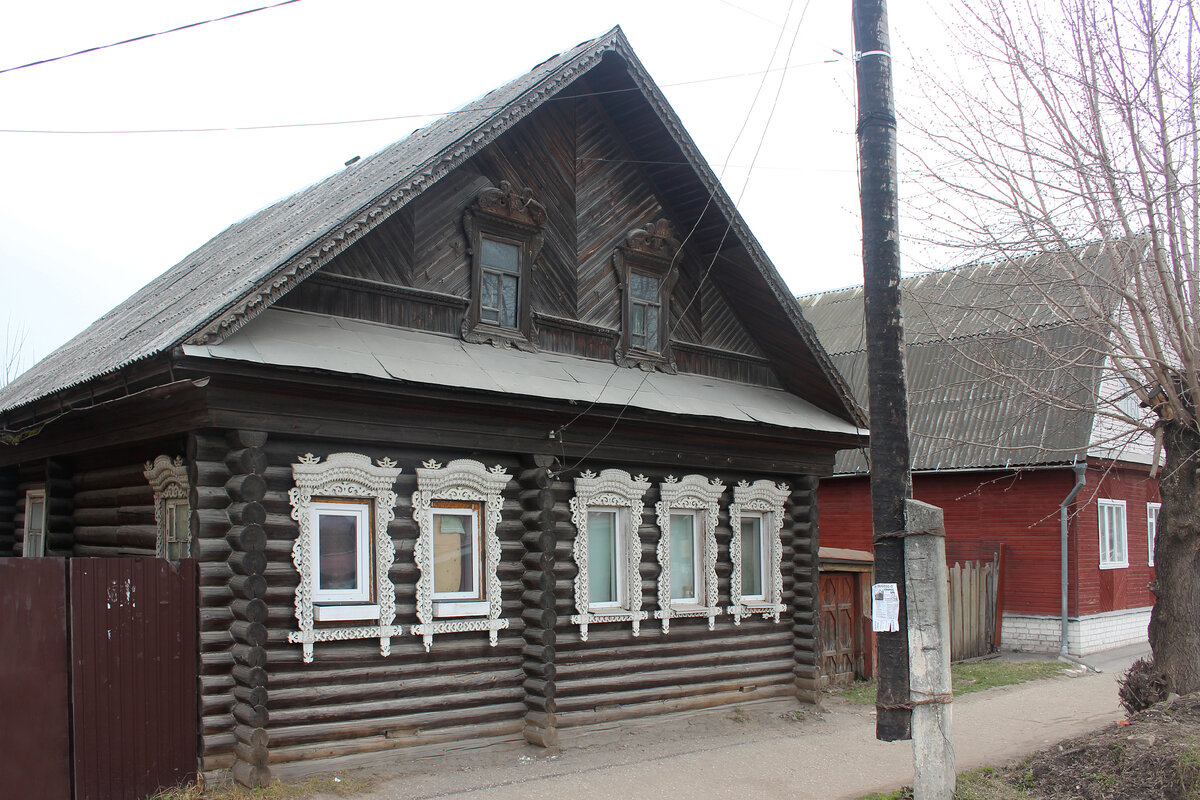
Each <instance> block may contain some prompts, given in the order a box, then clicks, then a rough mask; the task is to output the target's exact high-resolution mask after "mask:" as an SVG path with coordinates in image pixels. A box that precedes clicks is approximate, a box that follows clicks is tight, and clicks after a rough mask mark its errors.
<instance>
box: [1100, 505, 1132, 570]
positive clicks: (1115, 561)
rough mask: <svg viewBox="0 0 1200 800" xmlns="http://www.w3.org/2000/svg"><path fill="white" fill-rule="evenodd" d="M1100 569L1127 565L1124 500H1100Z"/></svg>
mask: <svg viewBox="0 0 1200 800" xmlns="http://www.w3.org/2000/svg"><path fill="white" fill-rule="evenodd" d="M1097 506H1098V507H1097V512H1098V514H1097V516H1099V518H1100V569H1118V568H1120V567H1128V566H1129V549H1128V537H1127V533H1126V530H1125V501H1124V500H1100V501H1099V502H1098V504H1097Z"/></svg>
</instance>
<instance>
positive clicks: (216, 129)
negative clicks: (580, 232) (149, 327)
mask: <svg viewBox="0 0 1200 800" xmlns="http://www.w3.org/2000/svg"><path fill="white" fill-rule="evenodd" d="M298 1H299V0H286V2H288V3H295V2H298ZM280 5H283V3H280ZM273 7H274V6H264V8H273ZM256 10H259V9H256ZM241 13H243V14H248V13H251V12H249V11H243V12H241ZM222 19H224V17H223V18H222ZM196 24H203V23H196ZM185 27H190V26H185ZM152 35H156V34H152ZM130 41H133V40H130ZM110 46H111V45H110ZM81 52H84V51H81ZM60 57H61V58H66V56H60ZM38 63H40V62H38ZM828 63H830V62H829V61H828V60H825V61H809V62H806V63H804V64H796V65H794V66H784V67H774V68H772V67H770V66H768V68H767V69H765V70H759V71H755V72H740V73H734V74H730V75H716V76H714V77H711V78H697V79H695V80H690V81H678V82H676V83H664V84H661V88H674V87H677V86H691V85H694V84H700V83H713V82H715V81H727V80H733V79H736V78H749V77H755V76H760V75H761V76H764V77H765V76H766V75H769V74H770V73H772V72H785V71H786V70H789V69H801V68H803V67H812V66H817V65H819V64H828ZM12 69H20V67H13V68H12ZM2 71H3V70H0V72H2ZM640 91H641V89H639V88H637V87H633V88H630V89H608V90H604V91H596V92H586V93H581V94H576V95H571V96H570V97H551V98H548V99H547V102H561V101H568V100H576V99H578V98H580V97H600V96H602V95H610V94H626V93H629V92H640ZM505 107H506V106H505V105H504V104H500V105H494V106H471V107H470V108H459V109H455V110H453V111H439V112H432V113H424V114H396V115H392V116H387V117H366V118H363V119H346V120H330V121H324V122H281V123H278V124H272V125H222V126H209V127H202V128H130V129H115V130H113V129H110V130H61V129H39V128H0V133H17V134H41V135H64V136H124V135H137V134H161V133H234V132H241V131H267V130H283V129H287V128H321V127H331V126H337V125H363V124H368V123H373V122H394V121H396V120H403V119H428V118H430V117H448V116H452V115H454V114H473V113H476V112H478V111H496V110H499V109H502V108H505Z"/></svg>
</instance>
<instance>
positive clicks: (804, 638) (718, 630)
mask: <svg viewBox="0 0 1200 800" xmlns="http://www.w3.org/2000/svg"><path fill="white" fill-rule="evenodd" d="M589 466H591V468H592V469H593V470H595V471H599V470H600V469H601V468H602V467H604V466H619V467H620V468H622V469H631V468H632V469H633V471H634V472H637V471H638V470H637V468H636V466H633V467H631V466H630V465H589ZM641 471H642V472H644V473H645V474H646V475H648V476H649V479H650V481H651V482H652V485H651V488H650V490H649V491H648V492H647V493H646V496H645V504H646V505H645V513H644V516H643V518H642V525H641V529H640V532H641V540H642V609H643V610H649V611H650V612H651V614H653V611H654V610H655V609H657V608H658V594H657V583H656V581H657V577H658V572H659V568H658V560H657V555H656V548H657V544H658V536H659V531H658V526H657V520H656V518H655V514H654V504H655V503H656V502H658V499H659V494H658V483H659V482H660V481H661V480H662V479H663V477H665V476H664V475H663V474H662V473H661V472H657V471H654V472H652V471H650V470H641ZM721 477H722V478H724V480H725V482H726V483H727V484H729V483H730V482H736V481H738V480H754V479H756V478H758V477H769V478H770V479H771V480H776V481H779V480H784V481H788V482H789V483H791V484H792V487H793V492H792V495H791V498H790V499H789V502H788V505H787V507H786V508H785V515H784V529H783V534H782V538H783V568H782V572H783V584H784V596H783V601H784V603H786V604H787V606H788V609H789V611H788V612H785V613H784V614H783V616H782V617H781V619H780V622H779V623H775V622H773V621H768V620H764V619H762V618H761V617H752V618H743V620H742V622H741V624H740V625H736V626H735V625H734V624H733V618H732V617H729V616H726V615H722V616H719V617H717V621H716V627H715V630H712V631H710V630H708V623H707V621H706V620H703V619H695V618H675V619H672V620H671V630H670V633H669V634H666V635H664V634H663V633H662V626H661V622H660V621H659V620H656V619H653V618H651V619H647V620H644V621H643V622H642V624H641V633H640V635H639V636H638V637H637V638H634V636H633V634H632V630H631V624H630V623H628V622H609V623H602V624H593V625H591V626H589V628H588V641H586V642H583V641H581V640H580V637H579V628H578V626H577V625H574V624H572V623H571V622H570V616H571V614H574V613H576V609H575V603H574V584H573V580H574V577H575V573H576V568H575V562H574V558H573V555H572V549H571V548H572V543H573V542H574V537H575V528H574V526H573V525H572V524H571V523H570V521H569V517H566V518H564V519H562V520H561V521H560V522H559V524H558V548H557V551H556V554H555V555H556V561H557V564H558V565H559V568H558V569H557V570H556V572H555V576H556V579H557V584H556V594H557V606H556V610H557V625H558V627H557V634H558V642H557V685H556V687H555V688H556V692H557V703H556V710H557V724H558V726H559V728H562V729H565V728H570V727H574V726H579V725H588V724H592V723H597V722H603V721H607V720H614V719H625V718H631V717H642V716H646V715H648V714H655V713H663V712H668V711H678V710H685V709H695V708H707V707H711V706H718V705H725V704H731V703H738V702H748V701H751V700H757V699H765V698H771V697H782V696H799V697H800V698H801V699H805V700H811V699H812V695H811V693H810V691H809V690H810V687H811V685H812V682H814V681H815V673H814V672H813V670H815V664H816V663H818V662H816V661H815V660H814V657H813V655H812V652H813V648H814V646H815V643H814V640H813V638H812V636H813V630H812V624H813V622H812V621H813V620H814V619H815V616H814V614H813V607H814V606H813V603H814V598H815V596H816V572H815V566H814V565H815V562H816V555H815V547H816V544H815V537H814V536H811V535H810V529H809V525H808V522H809V519H808V517H809V508H810V503H809V496H810V492H809V489H808V485H809V482H808V479H805V478H801V479H796V480H792V479H788V478H784V477H781V476H755V475H722V476H721ZM555 491H556V494H557V495H558V499H559V502H560V503H561V504H564V505H565V503H566V502H568V500H569V498H570V497H571V495H572V493H573V484H572V483H571V481H569V480H563V481H560V482H557V483H556V484H555ZM732 496H733V493H732V490H731V489H730V490H727V491H726V492H725V495H724V496H723V497H722V498H721V514H720V520H719V523H718V526H717V545H718V556H717V580H718V584H719V591H720V602H721V605H722V606H726V607H727V606H728V605H729V572H730V568H731V567H730V561H729V539H730V536H731V532H730V530H729V516H728V505H729V503H730V502H732Z"/></svg>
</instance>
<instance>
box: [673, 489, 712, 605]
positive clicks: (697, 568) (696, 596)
mask: <svg viewBox="0 0 1200 800" xmlns="http://www.w3.org/2000/svg"><path fill="white" fill-rule="evenodd" d="M674 517H687V518H688V519H690V520H691V523H692V524H691V528H692V574H691V582H692V594H691V596H690V597H672V598H671V601H670V602H671V605H673V606H698V605H700V603H701V600H702V599H703V597H704V547H703V541H702V540H703V536H704V534H703V531H704V526H703V525H702V524H701V523H702V519H703V514H702V513H701V512H695V511H672V512H671V518H672V519H673V518H674ZM671 533H672V531H671V529H670V523H668V530H667V532H666V534H667V536H668V537H669V536H670V535H671ZM672 544H674V543H672ZM674 554H675V548H674V547H672V548H671V555H672V561H674ZM677 574H678V573H677V572H676V569H675V564H674V563H672V564H671V584H672V586H674V585H675V576H676V575H677ZM680 577H682V576H680Z"/></svg>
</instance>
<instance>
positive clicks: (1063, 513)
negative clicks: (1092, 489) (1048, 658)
mask: <svg viewBox="0 0 1200 800" xmlns="http://www.w3.org/2000/svg"><path fill="white" fill-rule="evenodd" d="M1071 469H1073V470H1075V485H1074V486H1072V487H1071V493H1070V494H1068V495H1067V496H1066V497H1064V498H1063V501H1062V502H1061V503H1059V504H1058V526H1059V545H1060V549H1061V564H1060V567H1059V573H1060V576H1059V577H1060V583H1061V589H1062V642H1061V644H1059V647H1058V657H1059V658H1061V659H1064V660H1066V661H1072V662H1075V663H1081V662H1078V661H1076V660H1075V659H1074V658H1071V657H1070V656H1069V655H1067V506H1069V505H1070V504H1071V501H1072V500H1074V499H1075V495H1077V494H1079V490H1080V489H1082V488H1083V485H1084V484H1085V483H1086V482H1087V462H1084V463H1083V464H1078V463H1077V464H1075V465H1074V466H1073V467H1071Z"/></svg>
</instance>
